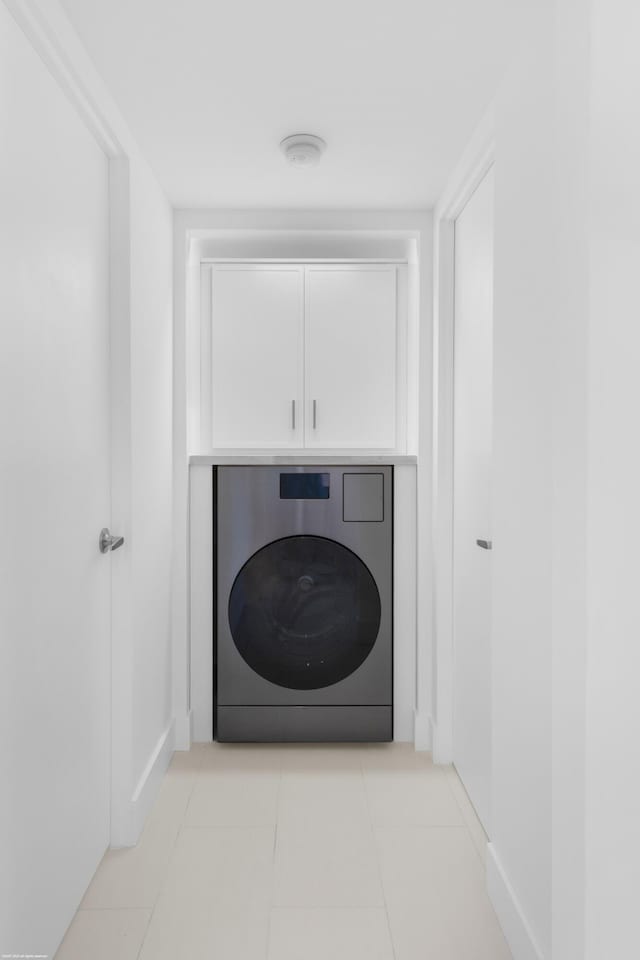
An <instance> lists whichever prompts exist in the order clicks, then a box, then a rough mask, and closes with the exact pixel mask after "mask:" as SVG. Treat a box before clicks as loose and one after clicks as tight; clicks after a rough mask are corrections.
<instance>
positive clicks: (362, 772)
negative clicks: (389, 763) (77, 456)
mask: <svg viewBox="0 0 640 960" xmlns="http://www.w3.org/2000/svg"><path fill="white" fill-rule="evenodd" d="M359 766H360V776H361V777H362V789H363V791H364V802H365V804H366V806H367V814H368V817H369V826H370V828H371V837H372V840H373V853H374V856H375V859H376V866H377V868H378V879H379V881H380V889H381V890H382V899H383V901H384V915H385V918H386V921H387V931H388V933H389V943H390V944H391V955H392V958H393V960H397V958H396V945H395V943H394V941H393V935H392V932H391V919H390V917H389V905H388V903H387V893H386V890H385V887H384V881H383V879H382V865H381V863H380V857H379V855H378V843H377V839H376V828H375V825H374V822H373V816H372V812H371V804H370V802H369V791H368V790H367V778H366V776H365V766H364V755H362V756H361V757H360V764H359Z"/></svg>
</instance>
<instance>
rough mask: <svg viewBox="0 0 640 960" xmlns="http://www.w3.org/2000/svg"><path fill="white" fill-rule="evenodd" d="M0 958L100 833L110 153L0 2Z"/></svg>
mask: <svg viewBox="0 0 640 960" xmlns="http://www.w3.org/2000/svg"><path fill="white" fill-rule="evenodd" d="M0 89H2V91H3V93H2V97H0V142H1V143H2V148H1V149H0V209H1V210H2V216H1V217H0V318H1V319H0V437H1V438H2V441H1V443H0V488H1V489H0V531H1V537H2V543H1V549H0V601H1V602H0V637H1V643H0V658H1V661H2V662H1V663H0V738H1V740H2V743H1V745H0V782H1V783H2V789H1V790H0V851H1V853H0V859H1V861H2V869H1V871H0V953H1V954H3V955H14V954H16V955H18V956H23V955H32V954H33V955H42V956H49V957H51V956H53V953H54V952H55V950H56V948H57V946H58V943H59V942H60V939H61V937H62V936H63V934H64V932H65V929H66V927H67V925H68V924H69V922H70V921H71V919H72V916H73V913H74V911H75V909H76V908H77V906H78V904H79V902H80V899H81V897H82V895H83V892H84V890H85V888H86V886H87V884H88V882H89V880H90V879H91V876H92V874H93V872H94V871H95V869H96V867H97V865H98V862H99V861H100V858H101V857H102V854H103V853H104V851H105V849H106V847H107V845H108V841H109V798H110V666H111V665H110V635H111V614H110V610H111V597H110V591H111V573H110V567H111V563H112V562H117V558H118V557H119V555H118V554H114V559H113V561H112V560H111V559H110V556H109V555H108V554H107V555H101V554H100V552H99V550H98V534H99V532H100V529H101V527H103V526H107V525H108V524H109V512H110V482H109V478H110V457H109V325H108V312H107V311H108V265H109V246H108V244H109V208H108V203H109V196H108V168H107V159H106V157H105V155H104V154H103V152H102V151H101V150H100V149H99V148H98V146H97V144H96V142H95V140H94V139H93V138H92V136H91V135H90V134H89V132H88V130H87V129H86V127H85V126H84V124H83V122H82V121H81V120H80V118H79V116H78V114H77V112H76V110H75V108H74V107H72V106H71V105H70V103H69V102H68V100H67V99H66V97H65V96H64V94H63V93H62V92H61V90H60V88H59V87H58V86H57V84H56V82H55V81H54V80H53V79H52V76H51V74H50V73H49V72H48V70H47V68H46V67H45V66H44V64H43V62H42V61H41V59H40V58H39V56H38V54H37V53H36V52H35V50H34V49H33V48H32V47H31V46H30V44H29V43H28V42H27V40H26V38H25V36H24V35H23V33H22V32H21V31H20V29H19V28H18V27H17V25H16V23H15V22H14V21H13V19H12V18H11V16H10V15H9V14H8V13H7V10H6V7H5V6H4V5H3V4H0Z"/></svg>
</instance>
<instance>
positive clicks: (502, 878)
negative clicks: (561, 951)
mask: <svg viewBox="0 0 640 960" xmlns="http://www.w3.org/2000/svg"><path fill="white" fill-rule="evenodd" d="M487 890H488V892H489V897H490V899H491V902H492V904H493V908H494V910H495V911H496V913H497V915H498V920H499V921H500V926H501V927H502V931H503V933H504V935H505V937H506V940H507V943H508V944H509V947H510V948H511V953H512V954H513V958H514V960H544V957H543V955H542V951H541V950H540V948H539V946H538V944H537V943H536V941H535V937H534V936H533V933H532V932H531V927H530V926H529V924H528V923H527V918H526V917H525V915H524V912H523V910H522V907H521V906H520V904H519V902H518V899H517V897H516V895H515V893H514V891H513V887H512V886H511V884H510V883H509V878H508V877H507V875H506V873H505V871H504V868H503V866H502V864H501V863H500V860H499V859H498V855H497V854H496V851H495V847H494V845H493V844H492V843H489V844H487Z"/></svg>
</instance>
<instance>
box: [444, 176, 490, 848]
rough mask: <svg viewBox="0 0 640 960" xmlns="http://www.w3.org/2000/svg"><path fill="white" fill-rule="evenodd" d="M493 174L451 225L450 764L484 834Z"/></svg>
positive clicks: (487, 751)
mask: <svg viewBox="0 0 640 960" xmlns="http://www.w3.org/2000/svg"><path fill="white" fill-rule="evenodd" d="M492 346H493V172H492V171H490V172H489V173H488V174H487V175H486V177H485V178H484V179H483V181H482V183H481V184H480V186H479V187H478V189H477V190H476V191H475V193H474V194H473V196H472V197H471V199H470V200H469V202H468V203H467V205H466V206H465V208H464V210H463V211H462V213H461V214H460V216H459V217H458V219H457V220H456V223H455V335H454V357H455V360H454V365H455V371H454V506H453V513H454V522H453V528H454V543H453V557H454V559H453V567H454V610H453V621H454V741H453V756H454V763H455V766H456V769H457V770H458V773H459V774H460V777H461V779H462V781H463V783H464V785H465V787H466V789H467V792H468V793H469V797H470V798H471V801H472V803H473V805H474V807H475V808H476V811H477V813H478V816H479V817H480V820H481V821H482V823H483V825H484V827H485V829H486V830H487V831H488V830H489V824H490V809H489V796H490V781H491V643H490V640H491V604H490V594H491V551H490V549H485V548H483V546H481V545H479V544H478V542H477V541H478V540H480V541H484V547H488V546H490V543H491V507H490V499H491V421H492Z"/></svg>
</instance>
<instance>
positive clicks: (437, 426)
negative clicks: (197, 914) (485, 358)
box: [432, 113, 496, 764]
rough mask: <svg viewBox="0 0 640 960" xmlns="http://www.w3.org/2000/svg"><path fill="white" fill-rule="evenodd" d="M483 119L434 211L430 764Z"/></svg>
mask: <svg viewBox="0 0 640 960" xmlns="http://www.w3.org/2000/svg"><path fill="white" fill-rule="evenodd" d="M494 130H495V125H494V118H493V114H492V113H490V114H489V115H487V117H485V120H484V121H483V123H482V125H481V126H480V127H479V128H478V130H477V132H476V134H475V136H474V138H473V140H472V141H471V143H470V144H469V146H468V148H467V150H466V152H465V153H464V155H463V157H462V159H461V161H460V163H459V164H458V166H457V167H456V169H455V170H454V172H453V175H452V176H451V178H450V180H449V182H448V184H447V186H446V188H445V190H444V192H443V194H442V196H441V198H440V200H439V201H438V203H437V205H436V208H435V210H434V224H433V229H434V243H433V256H434V260H433V321H434V322H433V501H432V510H433V558H434V562H433V599H434V610H433V631H434V649H433V654H434V680H435V682H434V699H435V703H434V707H435V710H434V715H433V759H434V761H435V762H436V763H446V764H450V763H453V697H454V663H453V642H454V637H453V601H454V592H453V507H454V504H453V396H454V376H455V364H454V323H455V297H454V290H455V256H454V255H455V221H456V218H457V217H458V216H459V215H460V213H461V212H462V210H463V209H464V207H465V205H466V204H467V202H468V201H469V200H470V198H471V196H472V194H473V193H474V191H475V190H476V188H477V187H478V185H479V184H480V182H481V180H482V179H483V178H484V176H485V175H486V174H487V173H488V171H489V169H490V168H491V167H492V166H493V164H494V162H495V154H496V150H495V133H494Z"/></svg>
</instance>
